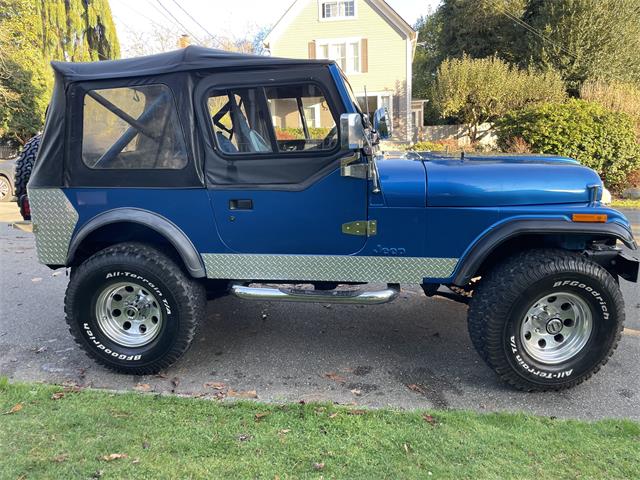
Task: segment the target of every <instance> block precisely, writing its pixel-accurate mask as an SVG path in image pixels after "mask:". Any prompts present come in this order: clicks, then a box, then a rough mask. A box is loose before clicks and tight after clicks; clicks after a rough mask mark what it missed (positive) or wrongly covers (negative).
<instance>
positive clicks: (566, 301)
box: [520, 292, 593, 364]
mask: <svg viewBox="0 0 640 480" xmlns="http://www.w3.org/2000/svg"><path fill="white" fill-rule="evenodd" d="M592 330H593V316H592V314H591V309H590V308H589V304H588V303H587V302H586V301H585V300H583V299H582V298H580V297H579V296H577V295H575V294H573V293H569V292H556V293H553V294H551V295H545V296H544V297H541V298H539V299H538V300H536V301H535V302H533V304H532V305H531V307H530V308H529V310H528V311H527V314H526V315H525V317H524V319H523V320H522V322H521V325H520V341H521V342H522V345H523V347H524V350H525V351H526V352H527V354H528V355H530V356H531V357H532V358H533V359H535V360H537V361H539V362H542V363H547V364H558V363H562V362H565V361H567V360H570V359H571V358H573V357H574V356H576V355H577V354H578V353H579V352H580V351H581V350H582V349H583V348H584V346H585V345H586V344H587V341H588V340H589V337H590V336H591V331H592Z"/></svg>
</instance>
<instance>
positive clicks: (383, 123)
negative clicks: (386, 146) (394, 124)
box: [373, 107, 391, 140]
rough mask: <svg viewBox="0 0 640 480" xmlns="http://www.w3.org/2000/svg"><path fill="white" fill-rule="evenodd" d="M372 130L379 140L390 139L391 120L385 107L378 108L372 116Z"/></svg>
mask: <svg viewBox="0 0 640 480" xmlns="http://www.w3.org/2000/svg"><path fill="white" fill-rule="evenodd" d="M373 129H374V130H375V131H376V133H377V134H378V138H380V140H387V139H388V138H390V137H391V119H390V118H389V112H388V111H387V107H380V108H379V109H377V110H376V111H375V113H374V114H373Z"/></svg>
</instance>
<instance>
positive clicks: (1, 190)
mask: <svg viewBox="0 0 640 480" xmlns="http://www.w3.org/2000/svg"><path fill="white" fill-rule="evenodd" d="M12 198H13V189H12V188H11V182H9V179H8V178H7V177H4V176H2V175H0V202H8V201H10V200H11V199H12Z"/></svg>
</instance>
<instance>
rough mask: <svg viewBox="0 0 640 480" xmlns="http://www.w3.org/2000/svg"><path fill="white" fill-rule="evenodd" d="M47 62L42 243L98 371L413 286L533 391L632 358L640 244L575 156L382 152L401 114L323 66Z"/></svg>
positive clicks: (179, 54)
mask: <svg viewBox="0 0 640 480" xmlns="http://www.w3.org/2000/svg"><path fill="white" fill-rule="evenodd" d="M52 65H53V69H54V71H55V86H54V92H53V97H52V102H51V105H50V107H49V111H48V114H47V118H46V124H45V128H44V133H43V137H42V139H41V146H40V149H39V154H38V158H37V161H36V163H35V166H34V171H33V175H32V176H31V179H30V181H29V184H28V196H29V200H30V206H31V212H32V216H33V229H34V232H35V235H36V244H37V251H38V257H39V261H40V262H41V263H43V264H45V265H48V266H49V267H51V268H60V267H67V268H69V269H70V280H69V284H68V288H67V291H66V295H65V301H64V304H65V313H66V321H67V322H68V324H69V328H70V331H71V334H72V335H73V336H74V337H75V340H76V341H77V343H78V344H79V345H80V346H81V347H82V348H83V349H84V350H85V351H86V352H87V353H88V354H89V355H90V356H91V357H93V358H94V359H95V360H96V361H97V362H99V363H100V364H102V365H104V366H106V367H108V368H111V369H113V370H116V371H118V372H123V373H129V374H137V375H142V374H151V373H155V372H158V371H159V370H162V369H165V368H167V367H169V366H170V365H171V364H173V363H174V362H176V361H177V360H178V359H179V358H180V356H181V355H183V354H184V353H185V351H186V350H187V349H188V347H189V345H190V344H191V342H192V341H193V338H194V336H195V334H196V328H197V326H198V323H199V322H201V321H202V320H203V317H204V316H205V306H206V302H207V300H212V299H214V298H216V297H219V296H221V295H226V294H230V295H234V296H236V297H238V298H241V299H246V300H261V301H289V302H322V303H342V304H344V303H352V304H360V305H376V304H381V303H384V302H389V301H391V300H393V299H395V298H396V297H397V296H398V293H399V290H400V285H401V284H405V285H406V284H414V285H420V286H421V287H422V289H423V290H424V292H425V294H426V295H427V296H433V295H445V296H449V297H451V298H455V299H458V300H460V301H463V302H465V303H468V305H469V308H468V330H469V334H470V337H471V341H472V343H473V345H474V347H475V348H476V350H477V351H478V353H479V354H480V356H481V357H482V358H483V359H484V360H485V362H486V363H487V364H488V365H489V366H490V367H491V368H492V369H493V370H494V371H495V372H496V373H497V375H498V376H499V377H500V378H501V379H503V380H504V381H505V382H507V383H509V384H510V385H512V386H513V387H515V388H518V389H523V390H528V391H546V390H561V389H566V388H569V387H572V386H574V385H576V384H579V383H580V382H582V381H584V380H585V379H587V378H588V377H590V376H591V375H592V374H593V373H595V372H596V371H597V370H598V369H600V367H601V366H602V365H603V364H604V363H605V362H606V361H607V359H608V358H609V357H610V355H611V354H612V352H613V351H614V349H615V348H616V345H617V343H618V341H619V339H620V335H621V332H622V328H623V321H624V315H625V314H624V305H623V299H622V295H621V293H620V289H619V286H618V279H619V278H620V277H622V278H625V279H627V280H629V281H633V282H637V279H638V265H639V262H638V259H637V258H634V256H633V255H634V251H635V250H636V249H637V247H636V243H635V241H634V238H633V235H632V232H631V227H630V224H629V222H628V221H627V219H625V217H624V216H623V215H622V214H621V213H619V212H617V211H616V210H613V209H611V208H607V207H605V206H604V205H603V204H602V202H601V198H602V194H603V190H604V189H603V184H602V182H601V180H600V178H599V177H598V175H597V174H596V173H595V172H594V171H593V170H590V169H589V168H585V167H583V166H581V165H579V164H578V163H577V162H576V161H575V160H572V159H570V158H563V157H553V156H533V155H527V156H513V155H490V156H482V155H478V156H472V155H467V156H464V155H461V156H455V157H454V156H448V155H438V154H434V153H428V152H418V153H407V154H402V153H400V154H388V153H387V154H383V153H382V152H381V148H380V141H381V140H385V139H386V138H387V137H388V136H389V134H390V121H389V118H388V114H387V112H386V111H385V110H384V109H380V110H378V111H376V112H375V113H373V115H372V118H371V119H369V116H368V115H367V114H365V113H363V112H362V111H361V109H360V107H359V106H358V102H357V100H356V98H355V96H354V94H353V92H352V91H351V88H350V86H349V84H348V82H347V80H346V78H345V76H344V75H343V74H342V72H341V70H340V69H339V68H338V66H337V65H336V64H335V63H334V62H332V61H328V60H299V59H283V58H273V57H266V56H252V55H243V54H237V53H229V52H222V51H217V50H211V49H206V48H202V47H193V46H192V47H187V48H185V49H182V50H179V51H174V52H169V53H163V54H159V55H153V56H149V57H140V58H132V59H125V60H115V61H103V62H96V63H63V62H53V64H52ZM622 244H624V245H626V247H627V248H626V249H624V248H622ZM367 284H382V285H383V286H382V287H378V288H377V289H376V288H372V287H368V286H367ZM384 285H386V288H385V287H384Z"/></svg>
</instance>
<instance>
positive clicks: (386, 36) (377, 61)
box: [265, 0, 423, 142]
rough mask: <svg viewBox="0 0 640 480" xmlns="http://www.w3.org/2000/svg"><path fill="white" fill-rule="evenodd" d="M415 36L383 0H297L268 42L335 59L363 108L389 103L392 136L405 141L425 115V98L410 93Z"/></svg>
mask: <svg viewBox="0 0 640 480" xmlns="http://www.w3.org/2000/svg"><path fill="white" fill-rule="evenodd" d="M416 40H417V33H416V31H415V30H413V28H412V27H411V25H409V24H408V23H407V22H406V21H405V20H404V19H403V18H402V17H401V16H400V15H398V13H397V12H396V11H395V10H393V9H392V8H391V7H390V6H389V5H388V4H387V3H386V2H385V1H384V0H295V1H294V2H293V4H292V5H291V6H290V7H289V9H288V10H287V11H286V12H285V13H284V15H282V17H281V18H280V20H278V22H277V23H276V24H275V26H274V27H273V29H272V30H271V32H270V33H269V34H268V35H267V37H266V38H265V46H266V48H267V49H268V50H269V51H270V53H271V55H273V56H278V57H292V58H330V59H332V60H335V61H336V63H338V65H339V66H340V67H341V68H342V71H343V72H344V73H345V74H346V75H347V78H348V80H349V83H350V84H351V86H352V88H353V91H354V93H355V95H356V96H357V97H358V100H359V102H360V105H361V107H362V109H363V110H364V111H366V110H367V107H368V110H369V112H370V113H371V114H372V115H373V112H374V111H375V110H376V109H377V108H379V107H382V106H385V107H387V108H388V109H389V113H390V114H391V118H392V119H393V138H394V139H395V140H397V141H404V142H406V141H413V140H415V138H416V137H417V128H419V127H420V126H421V125H422V118H423V117H422V109H423V102H422V101H420V100H415V101H412V97H411V66H412V62H413V55H414V52H415V48H416ZM365 90H366V94H367V95H366V98H367V100H368V105H367V102H366V101H365Z"/></svg>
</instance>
